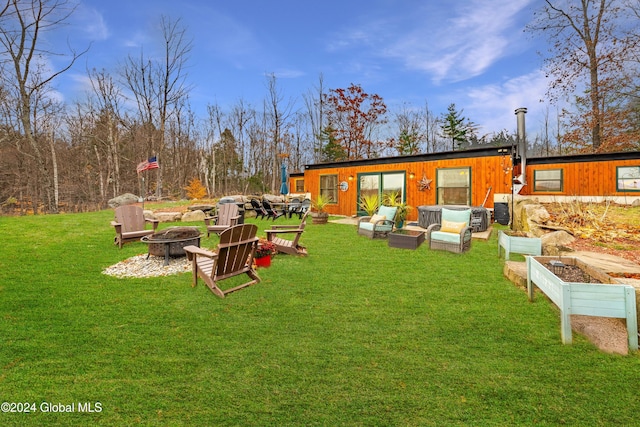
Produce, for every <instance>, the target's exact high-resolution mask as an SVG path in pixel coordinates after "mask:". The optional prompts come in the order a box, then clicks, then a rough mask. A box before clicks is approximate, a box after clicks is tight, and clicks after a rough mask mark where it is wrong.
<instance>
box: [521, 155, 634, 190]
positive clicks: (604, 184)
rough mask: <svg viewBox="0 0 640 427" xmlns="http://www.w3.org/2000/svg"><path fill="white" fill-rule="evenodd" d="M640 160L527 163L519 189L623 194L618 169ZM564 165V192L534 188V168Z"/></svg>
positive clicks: (537, 169)
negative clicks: (618, 186)
mask: <svg viewBox="0 0 640 427" xmlns="http://www.w3.org/2000/svg"><path fill="white" fill-rule="evenodd" d="M639 165H640V160H610V161H601V162H580V163H554V164H545V165H527V185H526V186H525V187H524V188H523V189H522V191H520V195H523V196H529V195H532V196H536V195H539V196H552V195H561V196H602V197H606V196H623V195H625V192H621V191H616V187H617V185H616V169H617V168H618V167H620V166H639ZM553 169H561V170H562V174H563V181H564V182H563V189H562V192H544V191H533V184H534V181H533V178H534V173H535V171H542V170H553Z"/></svg>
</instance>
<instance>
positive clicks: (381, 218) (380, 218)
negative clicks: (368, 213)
mask: <svg viewBox="0 0 640 427" xmlns="http://www.w3.org/2000/svg"><path fill="white" fill-rule="evenodd" d="M385 219H387V217H386V216H384V215H378V214H375V215H373V216H372V217H371V219H370V220H369V222H373V223H376V222H378V221H384V220H385Z"/></svg>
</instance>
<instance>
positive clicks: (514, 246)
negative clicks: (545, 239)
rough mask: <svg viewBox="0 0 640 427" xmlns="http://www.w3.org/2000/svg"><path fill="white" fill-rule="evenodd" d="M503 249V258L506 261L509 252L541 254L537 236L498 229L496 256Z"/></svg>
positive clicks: (539, 241)
mask: <svg viewBox="0 0 640 427" xmlns="http://www.w3.org/2000/svg"><path fill="white" fill-rule="evenodd" d="M502 250H504V259H506V260H507V261H508V260H509V257H510V256H511V253H512V252H513V253H517V254H522V255H542V240H541V239H540V238H539V237H528V236H526V235H525V234H516V233H512V232H505V231H502V230H500V231H499V232H498V256H500V255H501V254H502Z"/></svg>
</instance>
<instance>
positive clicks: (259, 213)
mask: <svg viewBox="0 0 640 427" xmlns="http://www.w3.org/2000/svg"><path fill="white" fill-rule="evenodd" d="M251 206H252V207H253V210H254V211H255V213H256V218H262V219H264V218H266V217H267V215H268V214H267V211H265V210H264V208H263V207H262V203H260V201H259V200H256V199H251Z"/></svg>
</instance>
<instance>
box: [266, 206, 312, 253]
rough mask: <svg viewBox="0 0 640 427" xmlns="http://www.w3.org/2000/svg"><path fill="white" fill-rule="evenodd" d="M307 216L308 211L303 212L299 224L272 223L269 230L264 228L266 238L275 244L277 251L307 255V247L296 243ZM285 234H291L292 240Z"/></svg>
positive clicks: (302, 230)
mask: <svg viewBox="0 0 640 427" xmlns="http://www.w3.org/2000/svg"><path fill="white" fill-rule="evenodd" d="M307 216H309V212H307V213H305V214H304V216H303V217H302V221H301V222H300V225H274V226H272V229H271V230H265V231H264V232H265V233H266V234H267V240H269V241H270V242H273V243H274V244H275V245H276V249H277V250H278V252H283V253H285V254H291V255H307V249H306V248H305V247H303V246H300V245H299V244H298V241H299V240H300V236H301V235H302V233H303V232H304V227H305V225H306V224H307ZM285 235H291V237H292V240H289V239H285V238H284V236H285Z"/></svg>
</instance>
